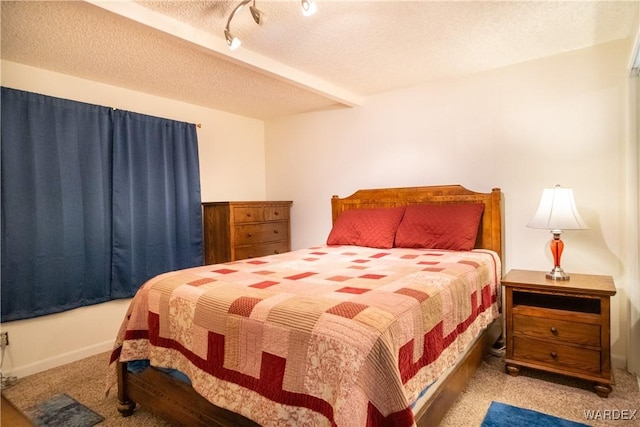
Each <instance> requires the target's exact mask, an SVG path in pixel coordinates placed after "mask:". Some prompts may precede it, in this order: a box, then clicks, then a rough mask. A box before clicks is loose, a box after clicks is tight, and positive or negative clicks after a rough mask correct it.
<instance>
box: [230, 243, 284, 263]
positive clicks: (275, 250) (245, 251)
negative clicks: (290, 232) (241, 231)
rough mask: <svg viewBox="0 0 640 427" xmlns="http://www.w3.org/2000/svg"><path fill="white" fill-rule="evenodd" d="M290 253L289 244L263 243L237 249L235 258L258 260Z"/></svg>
mask: <svg viewBox="0 0 640 427" xmlns="http://www.w3.org/2000/svg"><path fill="white" fill-rule="evenodd" d="M288 251H289V242H275V243H263V244H260V245H253V246H244V247H237V248H235V258H236V259H245V258H256V257H261V256H267V255H275V254H282V253H285V252H288Z"/></svg>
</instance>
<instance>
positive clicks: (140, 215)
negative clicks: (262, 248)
mask: <svg viewBox="0 0 640 427" xmlns="http://www.w3.org/2000/svg"><path fill="white" fill-rule="evenodd" d="M201 264H202V213H201V205H200V173H199V168H198V143H197V136H196V129H195V126H194V125H192V124H188V123H184V122H176V121H170V120H166V119H159V118H157V117H151V116H145V115H142V114H136V113H131V112H127V111H120V110H118V111H115V112H114V146H113V270H112V272H113V280H112V289H111V291H112V296H113V297H114V298H124V297H128V296H132V295H133V294H134V293H135V291H136V290H137V289H138V287H139V286H140V284H141V283H143V282H144V281H146V280H147V279H149V278H151V277H153V276H155V275H157V274H158V273H162V272H165V271H169V270H176V269H180V268H186V267H192V266H194V265H201Z"/></svg>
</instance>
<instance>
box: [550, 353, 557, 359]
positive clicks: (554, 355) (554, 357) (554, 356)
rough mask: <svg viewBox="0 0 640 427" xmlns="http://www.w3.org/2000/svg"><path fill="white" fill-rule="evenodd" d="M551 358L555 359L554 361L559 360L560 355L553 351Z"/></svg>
mask: <svg viewBox="0 0 640 427" xmlns="http://www.w3.org/2000/svg"><path fill="white" fill-rule="evenodd" d="M551 358H552V359H554V360H555V359H557V358H558V353H556V352H555V351H552V352H551Z"/></svg>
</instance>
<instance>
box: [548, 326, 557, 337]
mask: <svg viewBox="0 0 640 427" xmlns="http://www.w3.org/2000/svg"><path fill="white" fill-rule="evenodd" d="M549 330H550V331H551V333H552V334H553V335H557V334H558V329H557V328H556V327H555V326H552V327H551V329H549Z"/></svg>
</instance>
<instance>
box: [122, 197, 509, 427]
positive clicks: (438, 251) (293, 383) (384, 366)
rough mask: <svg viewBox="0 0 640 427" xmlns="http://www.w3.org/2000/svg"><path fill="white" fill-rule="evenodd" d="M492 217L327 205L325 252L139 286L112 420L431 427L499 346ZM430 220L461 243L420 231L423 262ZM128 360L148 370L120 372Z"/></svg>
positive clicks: (125, 328)
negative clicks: (329, 224) (139, 410)
mask: <svg viewBox="0 0 640 427" xmlns="http://www.w3.org/2000/svg"><path fill="white" fill-rule="evenodd" d="M501 201H502V195H501V192H500V189H497V188H495V189H493V190H491V192H489V193H477V192H473V191H470V190H467V189H465V188H464V187H461V186H459V185H449V186H431V187H406V188H387V189H371V190H359V191H357V192H356V193H354V194H352V195H351V196H348V197H345V198H340V197H338V196H334V197H333V198H332V199H331V207H332V219H333V228H332V230H331V233H330V234H329V237H328V239H327V244H324V245H319V246H316V247H312V248H307V249H303V250H298V251H293V252H290V253H286V254H279V255H272V256H268V257H262V258H255V259H248V260H240V261H235V262H229V263H225V264H218V265H211V266H202V267H195V268H192V269H187V270H182V271H178V272H169V273H165V274H163V275H160V276H158V277H155V278H153V279H151V280H150V281H149V282H147V283H146V284H145V285H144V286H143V287H142V288H141V289H140V290H139V291H138V293H137V294H136V296H135V297H134V299H133V300H132V303H131V306H130V308H129V311H128V313H127V315H126V317H125V319H124V320H123V323H122V326H121V329H120V332H119V333H118V337H117V339H116V343H115V346H114V350H113V352H112V356H111V361H110V362H111V364H112V365H113V369H112V372H113V374H112V375H113V376H114V377H115V379H114V380H113V382H114V383H117V389H118V402H119V407H118V410H119V411H120V412H121V413H122V414H123V416H130V415H132V414H133V412H134V409H135V407H136V404H138V405H140V406H142V407H145V408H146V409H148V410H150V411H152V412H154V413H156V414H157V415H159V416H161V417H162V418H164V419H166V420H167V421H169V422H171V423H172V424H174V425H188V426H196V425H200V426H215V425H219V426H257V425H265V426H267V425H296V426H302V425H335V426H349V427H351V426H359V425H363V426H376V425H379V426H382V425H384V426H388V425H395V426H412V425H418V426H434V425H438V424H439V423H440V421H441V420H442V418H443V417H444V416H445V415H446V412H447V410H448V408H449V407H450V406H451V405H452V404H453V403H454V402H455V400H456V398H457V396H458V394H459V393H460V392H461V391H462V390H463V389H464V387H465V385H466V383H467V381H468V380H469V379H470V378H471V376H472V375H473V374H474V372H475V370H476V369H477V367H478V366H479V364H480V363H481V360H482V358H483V357H484V356H485V355H486V354H487V353H488V351H489V348H490V347H491V345H492V344H494V342H495V341H496V340H497V339H498V338H499V337H500V335H501V333H502V322H501V318H500V313H499V304H500V295H499V289H500V277H501V270H502V267H501V259H500V257H501V255H502V233H501V230H502V220H501ZM469 208H471V209H472V210H473V213H472V214H469V212H470V211H469ZM433 209H436V210H435V211H434V210H433ZM436 211H437V212H438V213H437V215H436V216H437V218H438V221H439V223H438V224H437V225H436V228H438V227H440V229H441V228H442V227H449V228H454V229H455V230H463V229H466V230H467V232H466V234H465V236H464V239H466V240H464V239H462V240H460V238H458V237H456V239H454V240H456V241H455V242H454V243H451V241H447V239H448V236H446V235H445V236H444V237H443V236H442V235H438V233H437V231H438V230H436V231H435V232H434V231H433V230H431V231H430V233H431V234H429V236H428V238H427V240H428V239H431V238H433V236H434V233H435V239H436V240H438V239H439V240H440V241H441V242H440V243H439V244H440V245H444V247H435V248H432V247H422V245H424V244H427V243H423V242H424V239H425V238H426V237H424V236H423V235H422V234H421V233H420V232H417V231H416V230H417V229H416V228H415V227H416V226H420V221H421V218H425V215H427V217H428V218H432V217H433V215H434V212H436ZM463 211H464V212H465V213H460V212H463ZM461 215H462V216H461ZM471 217H474V218H476V219H475V221H476V222H474V220H473V219H471V220H469V218H471ZM409 219H413V220H414V222H413V223H412V222H411V221H409ZM416 219H417V221H418V222H417V223H416V222H415V221H416ZM430 221H431V220H430ZM452 221H453V222H454V223H456V224H458V221H460V222H459V223H460V224H461V225H460V226H458V225H456V226H455V227H451V224H452ZM407 224H409V225H407ZM430 226H431V225H430ZM358 227H360V228H359V229H358ZM473 228H475V230H471V231H473V233H471V234H470V233H469V232H468V231H469V229H473ZM354 230H356V231H357V232H354ZM389 230H391V231H392V235H391V244H389ZM463 234H464V233H463ZM372 236H373V237H372ZM443 238H444V241H443V240H442V239H443ZM363 239H364V240H363ZM371 239H373V241H372V240H371ZM470 239H471V240H470ZM400 242H402V245H401V247H397V246H396V243H398V244H400ZM452 244H453V245H454V246H453V249H452V248H451V247H450V245H452ZM428 245H431V243H428ZM447 245H449V246H447ZM456 245H463V246H462V247H463V248H464V250H459V249H460V248H458V247H457V246H456ZM467 245H470V246H469V247H467ZM389 246H390V247H389ZM436 246H437V245H436ZM140 360H143V362H144V361H148V362H147V363H148V364H149V365H152V366H150V367H148V368H142V369H131V367H132V365H133V364H134V363H138V361H140ZM181 377H182V378H181Z"/></svg>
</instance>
